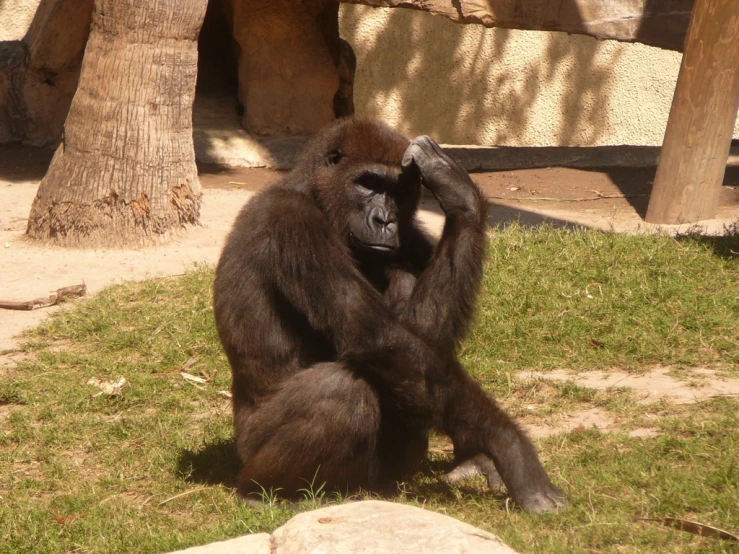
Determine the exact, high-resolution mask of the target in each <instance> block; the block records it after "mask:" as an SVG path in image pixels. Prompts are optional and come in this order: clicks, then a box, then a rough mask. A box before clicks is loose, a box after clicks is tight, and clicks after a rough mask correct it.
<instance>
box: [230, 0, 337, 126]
mask: <svg viewBox="0 0 739 554" xmlns="http://www.w3.org/2000/svg"><path fill="white" fill-rule="evenodd" d="M233 2H234V11H233V35H234V38H235V39H236V42H237V43H238V45H239V47H240V55H239V102H240V103H241V105H242V106H244V116H243V121H242V125H243V127H244V129H246V130H247V131H248V132H250V133H252V134H254V135H257V136H274V135H306V134H313V133H315V132H316V131H318V130H319V129H321V128H322V127H323V126H325V125H326V124H327V123H329V122H331V121H333V119H334V110H333V102H334V95H335V94H336V92H337V91H338V90H339V71H338V63H339V19H338V17H339V16H338V13H339V4H338V2H337V1H336V0H299V1H296V0H272V1H270V2H264V1H263V0H233Z"/></svg>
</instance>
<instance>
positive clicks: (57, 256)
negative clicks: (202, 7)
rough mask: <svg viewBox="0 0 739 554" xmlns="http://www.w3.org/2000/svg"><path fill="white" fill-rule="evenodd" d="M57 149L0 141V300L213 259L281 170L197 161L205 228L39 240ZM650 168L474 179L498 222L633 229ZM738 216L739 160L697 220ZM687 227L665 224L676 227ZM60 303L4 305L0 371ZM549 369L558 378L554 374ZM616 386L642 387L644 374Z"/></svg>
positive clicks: (435, 228) (430, 205)
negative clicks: (93, 243)
mask: <svg viewBox="0 0 739 554" xmlns="http://www.w3.org/2000/svg"><path fill="white" fill-rule="evenodd" d="M52 155H53V152H52V151H50V150H44V149H32V148H25V147H21V146H14V145H10V146H3V148H2V149H1V150H0V260H1V262H0V300H15V301H24V300H31V299H34V298H37V297H41V296H45V295H48V294H49V293H50V292H53V291H56V289H58V288H61V287H65V286H70V285H75V284H79V283H82V282H84V283H85V284H86V285H87V288H88V292H89V293H90V294H94V293H95V292H97V291H99V290H100V289H101V288H103V287H105V286H108V285H110V284H112V283H117V282H121V281H124V280H140V279H145V278H148V277H154V276H163V275H177V274H182V273H183V272H184V271H186V270H187V269H188V268H190V267H192V266H193V265H195V264H199V263H208V264H214V263H215V262H216V261H217V258H218V256H219V254H220V251H221V247H222V244H223V240H224V238H225V236H226V234H227V232H228V230H229V228H230V226H231V223H232V221H233V219H234V218H235V216H236V214H237V212H238V210H239V209H240V207H241V206H242V205H243V204H244V203H245V202H246V201H247V200H248V199H249V198H250V197H251V195H253V194H254V192H255V191H258V190H260V189H261V188H263V187H264V186H266V185H268V184H269V183H270V182H273V181H274V180H276V179H278V178H279V177H280V175H281V174H282V173H281V172H279V171H275V170H270V169H232V168H225V167H218V166H212V165H201V166H200V168H199V169H200V178H201V182H202V184H203V188H204V195H205V196H204V203H203V207H202V211H201V225H200V226H199V227H196V228H193V229H190V230H188V231H187V232H185V233H183V234H181V235H179V236H177V237H175V238H174V239H173V240H171V241H170V242H169V243H168V244H166V245H161V246H153V247H148V248H141V249H136V250H109V249H95V250H92V249H61V248H57V247H51V246H44V245H38V244H35V243H33V242H32V241H30V240H29V239H27V238H26V237H25V234H24V233H25V229H26V225H27V217H28V213H29V210H30V206H31V202H32V201H33V198H34V195H35V193H36V189H37V187H38V183H39V181H40V180H41V178H42V177H43V175H44V173H45V171H46V168H47V167H48V164H49V162H50V160H51V156H52ZM654 173H655V168H654V167H647V168H625V167H616V168H611V167H609V168H589V169H571V168H558V167H553V168H544V169H525V170H513V171H495V172H483V173H475V174H474V175H473V178H474V179H475V181H477V183H478V184H480V185H481V187H482V188H483V190H484V192H485V193H486V194H487V195H488V197H489V198H490V199H491V201H492V202H493V205H492V207H491V210H490V222H491V224H493V225H495V224H506V223H508V222H511V221H518V222H520V223H521V224H523V225H536V224H540V223H542V222H544V221H549V222H552V223H553V224H555V225H562V226H587V227H594V228H598V229H613V230H616V231H628V232H635V231H645V230H646V231H651V230H654V229H655V226H650V225H647V224H645V223H644V221H643V219H642V218H643V215H644V213H645V211H646V206H647V201H648V195H649V192H650V190H651V183H652V181H653V179H654ZM428 196H429V195H427V197H426V198H425V200H424V203H423V206H422V212H421V219H422V221H423V222H424V223H425V224H426V225H427V227H428V228H429V229H430V230H431V231H432V232H439V231H440V229H441V227H442V225H443V214H442V213H441V211H440V210H439V208H438V205H436V204H435V202H434V201H433V199H431V198H429V197H428ZM738 218H739V167H729V168H727V172H726V177H725V180H724V186H723V187H722V190H721V196H720V207H719V211H718V215H717V217H716V219H714V220H710V221H706V222H701V226H702V228H703V230H704V231H705V232H709V233H720V232H722V230H723V229H724V226H726V225H729V224H731V223H733V222H736V221H737V220H738ZM688 227H689V226H682V227H666V228H664V229H665V230H667V231H668V232H679V231H682V230H686V229H687V228H688ZM56 309H57V308H47V309H41V310H34V311H10V310H0V352H2V351H3V350H5V351H6V353H5V354H2V355H0V376H1V375H2V374H3V373H5V372H8V371H12V367H13V365H14V364H15V361H16V360H18V359H22V356H21V355H19V353H18V352H17V351H16V350H15V349H16V348H17V346H18V338H17V335H18V334H19V333H20V332H21V331H22V330H23V329H26V328H29V327H32V326H35V325H37V324H38V323H39V322H40V321H42V320H43V319H44V318H45V317H47V316H48V314H50V313H52V312H53V311H54V310H56ZM8 351H9V352H8ZM563 375H564V374H563ZM611 375H612V376H613V374H611ZM530 377H538V376H533V375H532V376H530ZM560 377H561V376H560ZM545 378H559V377H556V376H554V374H549V376H545ZM567 378H573V379H574V378H575V377H569V376H568V377H567ZM576 378H577V379H579V380H580V381H582V383H581V384H583V386H594V387H596V388H597V387H599V386H601V385H603V384H604V383H611V384H613V382H612V381H611V380H609V379H612V377H611V378H609V377H606V376H603V375H597V376H595V375H590V376H587V375H585V376H583V375H581V376H579V377H576ZM617 378H618V376H617ZM583 379H584V380H585V381H583ZM578 382H579V381H578ZM645 382H647V381H645ZM701 382H702V383H703V384H704V385H705V387H706V388H707V390H709V391H711V390H720V391H724V390H725V387H726V386H728V385H727V384H726V382H725V381H722V380H721V379H719V378H716V377H715V376H714V377H711V376H706V375H703V376H702V381H701ZM648 383H649V384H648V385H647V386H648V388H649V391H648V394H650V395H651V394H655V393H654V391H655V390H657V389H659V390H661V391H663V392H664V394H665V395H667V396H670V397H673V398H675V399H677V400H678V401H694V400H695V399H696V398H699V395H697V392H696V391H697V390H698V389H696V388H695V387H691V388H690V389H689V393H690V394H691V395H692V396H691V397H690V398H687V397H686V393H684V389H686V388H687V386H685V385H684V384H677V385H676V384H675V381H674V379H673V378H672V377H670V376H669V375H666V371H665V372H662V371H661V369H657V370H655V371H654V372H653V373H652V374H650V376H649V381H648ZM660 383H662V384H661V385H660ZM608 386H611V385H608ZM615 386H630V387H633V388H635V389H636V390H641V389H640V387H641V385H640V382H639V381H638V378H636V380H632V381H622V382H621V384H620V385H618V384H616V385H615ZM736 386H737V385H736V384H732V385H731V387H736ZM655 387H656V388H655ZM729 390H731V391H734V393H736V392H737V389H736V388H731V389H726V391H729ZM560 423H561V424H562V425H561V426H552V427H549V428H547V429H534V430H533V431H534V432H535V433H536V434H547V433H549V432H552V431H555V430H557V429H562V428H574V427H577V426H583V425H584V426H592V425H595V426H597V427H600V428H603V429H608V428H610V427H611V426H612V422H610V421H608V420H607V417H606V416H605V414H596V413H583V414H580V415H575V416H573V417H572V418H570V419H568V421H566V422H560ZM573 426H574V427H573Z"/></svg>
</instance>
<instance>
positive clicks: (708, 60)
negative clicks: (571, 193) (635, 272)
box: [646, 0, 739, 224]
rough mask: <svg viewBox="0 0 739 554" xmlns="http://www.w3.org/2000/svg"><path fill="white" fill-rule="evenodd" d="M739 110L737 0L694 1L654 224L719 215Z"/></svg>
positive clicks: (651, 211) (653, 203)
mask: <svg viewBox="0 0 739 554" xmlns="http://www.w3.org/2000/svg"><path fill="white" fill-rule="evenodd" d="M737 108H739V1H738V0H696V2H695V7H694V8H693V16H692V19H691V20H690V26H689V27H688V35H687V38H686V40H685V53H684V54H683V60H682V64H681V65H680V74H679V75H678V78H677V86H676V87H675V96H674V98H673V100H672V109H671V110H670V117H669V119H668V120H667V129H666V131H665V139H664V142H663V143H662V151H661V154H660V160H659V166H658V167H657V175H656V177H655V179H654V188H653V189H652V196H651V198H650V200H649V208H648V210H647V216H646V220H647V221H648V222H649V223H665V224H675V223H693V222H695V221H698V220H701V219H710V218H712V217H714V216H715V215H716V209H717V207H718V196H719V192H720V190H721V183H722V181H723V178H724V172H725V170H726V161H727V159H728V157H729V148H730V146H731V136H732V131H733V129H734V122H735V121H736V116H737Z"/></svg>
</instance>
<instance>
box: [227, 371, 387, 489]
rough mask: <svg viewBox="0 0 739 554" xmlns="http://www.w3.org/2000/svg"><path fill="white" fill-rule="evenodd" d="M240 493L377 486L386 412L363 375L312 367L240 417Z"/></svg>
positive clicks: (237, 433) (237, 434)
mask: <svg viewBox="0 0 739 554" xmlns="http://www.w3.org/2000/svg"><path fill="white" fill-rule="evenodd" d="M235 421H236V436H237V439H236V441H237V444H236V446H237V450H238V452H239V455H240V456H241V458H242V460H243V462H244V467H243V469H242V470H241V473H240V474H239V480H238V492H239V494H240V495H242V496H246V495H248V494H251V493H259V492H261V491H262V490H265V491H269V490H270V489H272V490H274V491H279V492H278V494H280V495H284V496H294V495H295V494H296V493H297V491H299V490H301V489H309V488H310V487H311V486H312V487H314V488H316V489H317V488H318V487H321V486H322V485H324V486H325V490H339V491H343V492H346V491H348V490H353V489H356V488H357V487H371V486H373V485H375V484H376V482H377V480H378V477H379V473H380V461H379V456H378V451H377V450H378V449H377V441H378V436H379V429H380V409H379V404H378V400H377V396H376V394H375V392H374V390H373V389H372V387H370V386H369V385H368V384H367V383H366V382H365V381H364V380H362V379H360V378H358V377H356V375H355V374H353V373H351V372H350V371H348V370H346V369H345V368H343V367H342V366H340V365H339V364H335V363H323V364H317V365H315V366H312V367H310V368H308V369H305V370H303V371H301V372H300V373H297V374H296V375H294V376H292V377H290V378H289V379H287V380H286V381H284V382H283V383H282V384H281V385H280V388H279V389H277V391H276V392H275V393H274V394H273V395H272V396H271V397H270V398H269V399H267V400H266V401H264V402H262V403H261V404H260V405H259V406H258V407H257V408H256V409H252V410H251V411H249V412H247V411H246V410H244V412H243V413H241V414H236V418H235Z"/></svg>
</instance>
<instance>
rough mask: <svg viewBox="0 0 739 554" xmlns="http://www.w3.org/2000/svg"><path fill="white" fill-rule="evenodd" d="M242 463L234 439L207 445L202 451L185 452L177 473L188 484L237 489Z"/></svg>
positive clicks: (180, 459) (178, 462)
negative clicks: (237, 477) (237, 479)
mask: <svg viewBox="0 0 739 554" xmlns="http://www.w3.org/2000/svg"><path fill="white" fill-rule="evenodd" d="M240 469H241V461H240V460H239V456H238V454H237V453H236V445H235V443H234V440H233V439H228V440H223V439H221V440H218V441H215V442H212V443H210V444H206V445H205V446H204V447H203V448H201V449H200V450H198V451H196V452H193V451H192V450H183V451H182V452H181V453H180V456H179V459H178V460H177V472H178V473H179V474H180V475H182V477H183V478H184V479H185V481H187V482H188V483H202V484H206V485H223V486H225V487H229V488H234V487H236V476H237V475H238V473H239V470H240Z"/></svg>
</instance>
